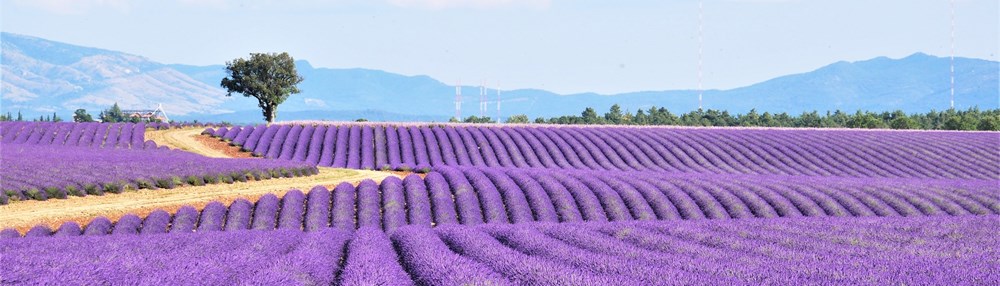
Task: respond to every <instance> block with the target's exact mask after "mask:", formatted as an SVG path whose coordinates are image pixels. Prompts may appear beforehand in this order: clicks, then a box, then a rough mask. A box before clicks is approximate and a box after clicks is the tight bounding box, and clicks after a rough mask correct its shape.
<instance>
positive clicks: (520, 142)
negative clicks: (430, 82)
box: [205, 125, 1000, 180]
mask: <svg viewBox="0 0 1000 286" xmlns="http://www.w3.org/2000/svg"><path fill="white" fill-rule="evenodd" d="M205 132H206V133H208V134H212V135H214V136H218V137H220V138H222V139H223V140H228V141H230V142H231V143H232V144H233V145H237V146H241V147H242V148H243V149H244V150H247V151H250V152H253V153H254V154H256V155H258V156H263V157H267V158H280V159H286V160H296V161H306V162H309V163H311V164H318V165H320V166H332V167H346V168H354V169H395V170H411V169H414V168H416V169H429V168H430V167H440V166H477V167H516V168H528V167H533V168H555V169H589V170H622V171H654V172H693V173H719V174H779V175H802V176H837V177H883V178H940V179H993V180H995V179H1000V149H998V148H996V143H997V140H1000V137H998V134H996V133H983V132H980V133H962V132H888V131H883V132H871V131H847V130H833V131H823V130H767V129H683V128H678V129H671V128H614V127H608V128H544V127H523V126H522V127H482V126H478V127H461V126H432V125H428V126H402V125H401V126H394V125H272V126H263V125H258V126H244V127H238V126H237V127H231V128H226V127H222V128H218V129H212V128H210V129H207V130H206V131H205Z"/></svg>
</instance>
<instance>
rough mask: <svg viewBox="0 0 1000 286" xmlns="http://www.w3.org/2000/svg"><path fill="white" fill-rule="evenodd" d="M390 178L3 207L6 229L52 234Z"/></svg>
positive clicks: (343, 174) (324, 172) (333, 173)
mask: <svg viewBox="0 0 1000 286" xmlns="http://www.w3.org/2000/svg"><path fill="white" fill-rule="evenodd" d="M388 176H394V175H393V174H391V173H384V172H376V171H363V170H347V169H332V168H320V171H319V174H317V175H313V176H306V177H295V178H280V179H269V180H262V181H249V182H237V183H233V184H213V185H206V186H183V187H178V188H173V189H159V190H146V189H143V190H138V191H126V192H124V193H121V194H106V195H103V196H86V197H69V198H67V199H51V200H47V201H22V202H13V203H11V204H8V205H4V206H0V214H3V215H2V216H0V228H14V229H17V230H18V231H20V232H21V233H25V232H27V231H28V230H29V229H31V228H32V227H34V226H35V225H47V226H49V227H50V228H52V229H56V228H58V227H59V226H60V225H62V223H64V222H69V221H73V222H76V223H78V224H80V225H86V224H87V223H88V222H89V221H90V220H92V219H94V218H96V217H99V216H103V217H106V218H108V219H110V220H111V221H117V220H118V219H119V218H121V217H122V216H124V215H126V214H135V215H138V216H140V217H145V216H146V215H148V214H149V213H150V212H152V211H155V210H158V209H162V210H165V211H168V212H171V213H173V212H176V211H177V209H179V208H181V207H183V206H193V207H195V208H196V209H199V210H201V209H202V208H204V207H205V205H206V204H208V203H210V202H213V201H220V202H232V201H234V200H236V199H240V198H242V199H246V200H249V201H251V202H256V201H257V199H259V198H260V197H261V196H263V195H265V194H275V195H277V196H279V197H280V196H283V195H284V194H285V193H287V192H288V191H289V190H291V189H299V190H302V191H308V190H309V189H311V188H312V187H314V186H318V185H322V186H326V187H327V188H330V189H332V188H333V187H335V186H336V185H338V184H340V183H342V182H350V183H353V184H355V185H357V184H358V183H360V182H361V181H363V180H365V179H373V180H375V181H376V182H380V181H381V180H382V179H384V178H385V177H388Z"/></svg>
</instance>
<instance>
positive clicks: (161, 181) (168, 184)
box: [155, 178, 176, 189]
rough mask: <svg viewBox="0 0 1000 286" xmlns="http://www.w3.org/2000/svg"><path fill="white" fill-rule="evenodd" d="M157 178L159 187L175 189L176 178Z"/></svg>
mask: <svg viewBox="0 0 1000 286" xmlns="http://www.w3.org/2000/svg"><path fill="white" fill-rule="evenodd" d="M155 180H156V187H157V188H164V189H173V188H174V186H175V185H176V184H174V180H171V179H170V178H158V179H155Z"/></svg>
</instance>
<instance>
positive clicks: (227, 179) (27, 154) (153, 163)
mask: <svg viewBox="0 0 1000 286" xmlns="http://www.w3.org/2000/svg"><path fill="white" fill-rule="evenodd" d="M80 125H82V124H80ZM149 147H151V148H147V149H144V150H140V149H121V148H90V147H74V146H52V145H38V144H4V145H3V148H0V157H2V158H3V160H2V161H0V169H3V172H0V205H3V204H7V203H8V201H9V200H29V199H35V200H46V199H49V198H62V199H64V198H66V197H68V196H86V195H102V194H104V193H105V192H112V193H120V192H122V191H124V190H126V189H143V188H145V189H156V188H173V187H175V186H177V185H184V184H188V185H203V184H211V183H233V182H234V181H246V180H247V179H265V178H270V177H275V176H282V177H291V176H304V175H311V174H315V173H316V172H318V169H317V168H316V167H314V166H313V165H310V164H307V163H304V162H295V161H285V160H257V159H215V158H207V157H202V156H199V155H195V154H192V153H188V152H183V151H177V150H167V149H160V148H155V144H150V146H149Z"/></svg>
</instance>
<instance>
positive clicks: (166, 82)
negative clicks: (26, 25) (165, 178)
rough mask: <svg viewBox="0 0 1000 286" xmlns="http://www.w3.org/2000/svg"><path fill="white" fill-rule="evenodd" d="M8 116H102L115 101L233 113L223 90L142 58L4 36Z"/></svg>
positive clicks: (0, 53) (0, 40)
mask: <svg viewBox="0 0 1000 286" xmlns="http://www.w3.org/2000/svg"><path fill="white" fill-rule="evenodd" d="M0 45H2V50H0V57H2V59H0V60H2V68H0V70H2V73H3V82H2V89H0V93H2V96H0V106H2V108H3V111H5V112H16V111H17V110H22V111H24V113H25V114H40V113H52V112H58V113H60V114H62V115H63V117H64V118H68V115H69V114H71V113H72V112H73V110H75V109H76V108H86V109H88V110H93V113H95V115H96V113H98V112H99V110H100V109H105V108H107V107H109V106H111V105H112V104H114V103H115V102H117V103H119V105H121V107H122V108H125V109H145V108H153V107H155V106H156V105H157V104H159V103H162V104H163V105H164V106H169V107H170V108H169V111H170V113H171V114H178V115H184V114H218V113H226V112H232V109H228V108H227V107H226V104H225V103H226V102H227V101H231V100H227V99H225V98H223V97H220V96H218V94H220V93H222V89H221V88H217V87H214V86H210V85H206V84H204V83H202V82H201V81H197V80H194V79H192V78H191V77H189V76H187V75H186V74H184V73H181V72H179V71H177V70H175V69H172V68H169V67H167V66H165V65H163V64H160V63H157V62H153V61H150V60H149V59H146V58H144V57H141V56H137V55H130V54H126V53H120V52H114V51H108V50H102V49H95V48H88V47H80V46H74V45H69V44H64V43H59V42H53V41H48V40H44V39H40V38H35V37H29V36H23V35H17V34H10V33H2V34H0Z"/></svg>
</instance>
